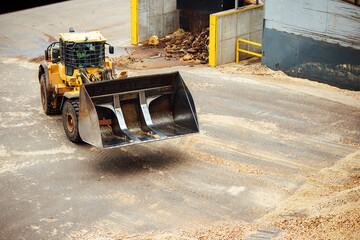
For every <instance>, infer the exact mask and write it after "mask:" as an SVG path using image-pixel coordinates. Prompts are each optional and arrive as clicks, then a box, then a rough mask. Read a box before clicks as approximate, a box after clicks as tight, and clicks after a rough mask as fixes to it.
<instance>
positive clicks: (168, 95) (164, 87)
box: [79, 72, 199, 148]
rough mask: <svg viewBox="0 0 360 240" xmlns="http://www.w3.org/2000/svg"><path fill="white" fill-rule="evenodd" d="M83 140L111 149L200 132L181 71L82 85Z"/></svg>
mask: <svg viewBox="0 0 360 240" xmlns="http://www.w3.org/2000/svg"><path fill="white" fill-rule="evenodd" d="M79 98H80V99H79V131H80V137H81V138H82V140H83V141H84V142H87V143H89V144H91V145H93V146H96V147H99V148H114V147H122V146H127V145H132V144H139V143H144V142H151V141H158V140H164V139H169V138H174V137H180V136H185V135H188V134H193V133H198V132H199V124H198V119H197V115H196V110H195V104H194V100H193V98H192V96H191V93H190V91H189V89H188V88H187V86H186V85H185V83H184V81H183V79H182V77H181V75H180V73H179V72H174V73H166V74H156V75H147V76H139V77H128V78H121V79H115V80H109V81H102V82H95V83H88V84H83V85H82V86H81V88H80V97H79Z"/></svg>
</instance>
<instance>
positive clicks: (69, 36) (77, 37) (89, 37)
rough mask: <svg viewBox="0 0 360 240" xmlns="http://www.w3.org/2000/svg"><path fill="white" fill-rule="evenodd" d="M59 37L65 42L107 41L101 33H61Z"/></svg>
mask: <svg viewBox="0 0 360 240" xmlns="http://www.w3.org/2000/svg"><path fill="white" fill-rule="evenodd" d="M59 37H60V38H61V39H62V40H63V41H64V42H85V41H87V42H105V41H106V40H107V39H106V38H104V37H103V35H102V34H101V32H100V31H91V32H68V33H59Z"/></svg>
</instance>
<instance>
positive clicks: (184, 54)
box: [114, 28, 209, 70]
mask: <svg viewBox="0 0 360 240" xmlns="http://www.w3.org/2000/svg"><path fill="white" fill-rule="evenodd" d="M208 45H209V29H208V28H207V29H204V30H203V31H201V32H199V33H190V32H185V31H184V30H182V29H178V30H177V31H175V32H174V33H171V34H168V35H166V36H163V37H157V36H152V37H151V38H150V39H149V40H145V41H142V42H140V43H139V44H138V45H137V46H135V47H133V48H132V51H131V53H130V55H129V56H125V57H117V58H114V62H115V66H116V68H128V69H134V70H142V69H151V68H164V67H173V66H178V65H187V66H189V65H190V66H193V65H198V64H206V63H208V60H209V47H208Z"/></svg>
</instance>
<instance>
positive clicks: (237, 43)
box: [236, 38, 262, 63]
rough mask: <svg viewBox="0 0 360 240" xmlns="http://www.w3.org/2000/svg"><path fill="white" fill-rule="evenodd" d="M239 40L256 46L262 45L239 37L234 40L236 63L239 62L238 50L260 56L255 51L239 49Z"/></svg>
mask: <svg viewBox="0 0 360 240" xmlns="http://www.w3.org/2000/svg"><path fill="white" fill-rule="evenodd" d="M239 42H244V43H247V44H250V45H254V46H257V47H262V45H261V44H260V43H256V42H252V41H249V40H245V39H241V38H239V39H238V40H237V41H236V63H239V52H243V53H247V54H251V55H254V56H257V57H261V54H260V53H255V52H251V51H247V50H244V49H241V48H240V44H239Z"/></svg>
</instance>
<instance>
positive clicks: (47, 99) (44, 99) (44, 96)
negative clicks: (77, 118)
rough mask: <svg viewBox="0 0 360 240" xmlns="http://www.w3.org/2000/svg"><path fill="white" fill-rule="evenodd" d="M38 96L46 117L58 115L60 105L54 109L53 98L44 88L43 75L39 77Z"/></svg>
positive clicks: (44, 79) (44, 80)
mask: <svg viewBox="0 0 360 240" xmlns="http://www.w3.org/2000/svg"><path fill="white" fill-rule="evenodd" d="M40 96H41V105H42V108H43V110H44V113H45V114H46V115H56V114H60V104H57V105H56V107H55V108H54V107H53V103H54V97H53V96H52V94H51V92H49V91H48V90H47V88H46V78H45V74H42V75H41V76H40Z"/></svg>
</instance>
